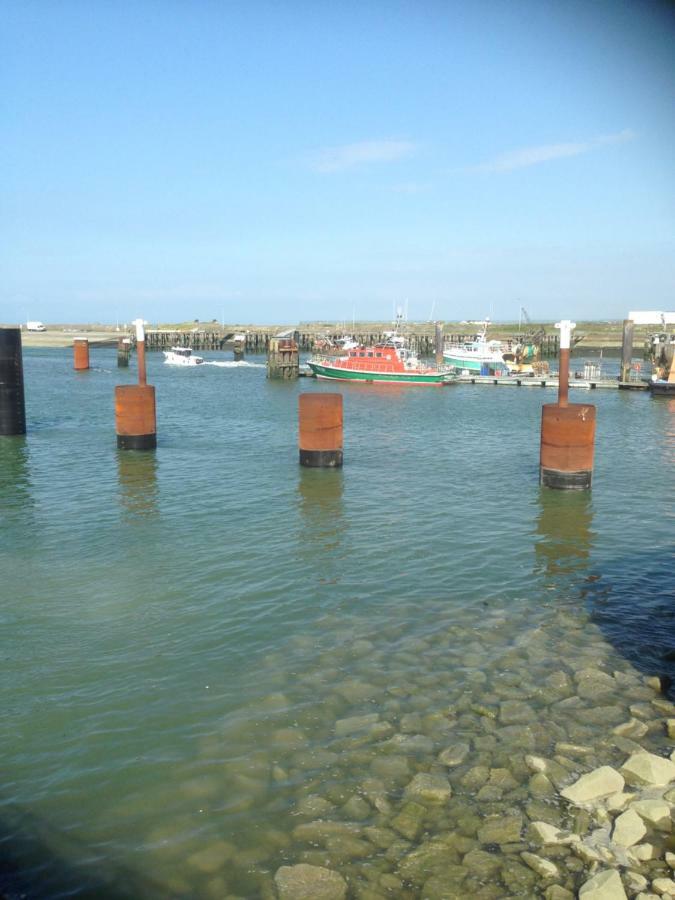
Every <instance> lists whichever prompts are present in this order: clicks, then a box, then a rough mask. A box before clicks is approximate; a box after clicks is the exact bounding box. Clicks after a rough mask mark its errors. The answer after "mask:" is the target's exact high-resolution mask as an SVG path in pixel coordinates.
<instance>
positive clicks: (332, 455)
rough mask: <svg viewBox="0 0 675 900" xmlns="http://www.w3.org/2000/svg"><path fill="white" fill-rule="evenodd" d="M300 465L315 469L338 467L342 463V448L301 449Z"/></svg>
mask: <svg viewBox="0 0 675 900" xmlns="http://www.w3.org/2000/svg"><path fill="white" fill-rule="evenodd" d="M300 465H301V466H310V467H311V468H313V469H337V468H338V467H339V466H341V465H342V450H300Z"/></svg>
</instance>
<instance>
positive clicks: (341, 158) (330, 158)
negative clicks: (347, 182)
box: [310, 141, 417, 174]
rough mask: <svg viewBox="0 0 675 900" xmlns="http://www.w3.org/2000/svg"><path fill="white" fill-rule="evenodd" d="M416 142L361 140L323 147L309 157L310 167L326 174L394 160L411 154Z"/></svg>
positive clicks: (415, 147)
mask: <svg viewBox="0 0 675 900" xmlns="http://www.w3.org/2000/svg"><path fill="white" fill-rule="evenodd" d="M416 150H417V144H414V143H413V142H412V141H361V142H360V143H357V144H343V145H342V146H339V147H325V148H324V149H322V150H319V151H317V152H316V153H315V154H314V155H313V156H312V158H311V159H310V168H312V169H313V170H314V171H315V172H319V173H321V174H327V173H331V172H344V171H346V170H348V169H354V168H356V167H358V166H363V165H369V164H372V163H386V162H394V161H395V160H398V159H405V158H406V157H408V156H412V155H413V153H415V151H416Z"/></svg>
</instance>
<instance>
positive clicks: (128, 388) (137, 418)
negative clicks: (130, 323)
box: [115, 319, 157, 450]
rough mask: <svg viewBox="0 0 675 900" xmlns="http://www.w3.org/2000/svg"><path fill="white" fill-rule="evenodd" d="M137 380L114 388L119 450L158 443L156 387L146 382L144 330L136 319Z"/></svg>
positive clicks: (141, 321) (150, 448)
mask: <svg viewBox="0 0 675 900" xmlns="http://www.w3.org/2000/svg"><path fill="white" fill-rule="evenodd" d="M134 324H135V326H136V351H137V356H138V384H125V385H118V386H117V387H116V388H115V429H116V431H117V446H118V448H119V449H120V450H153V449H154V448H155V447H156V446H157V418H156V413H155V388H154V387H153V385H151V384H148V383H147V375H146V369H145V330H144V328H143V320H142V319H136V321H135V323H134Z"/></svg>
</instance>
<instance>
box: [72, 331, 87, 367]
mask: <svg viewBox="0 0 675 900" xmlns="http://www.w3.org/2000/svg"><path fill="white" fill-rule="evenodd" d="M73 368H74V369H75V371H76V372H86V371H87V369H88V368H89V341H88V340H87V339H86V338H75V340H74V341H73Z"/></svg>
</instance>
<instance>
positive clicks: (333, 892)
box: [274, 863, 347, 900]
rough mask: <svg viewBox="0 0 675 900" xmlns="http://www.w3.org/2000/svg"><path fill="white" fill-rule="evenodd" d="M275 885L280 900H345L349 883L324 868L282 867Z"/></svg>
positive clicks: (275, 879)
mask: <svg viewBox="0 0 675 900" xmlns="http://www.w3.org/2000/svg"><path fill="white" fill-rule="evenodd" d="M274 883H275V884H276V886H277V891H278V892H279V900H344V898H345V897H346V896H347V882H346V881H345V880H344V878H343V877H342V875H340V874H339V873H338V872H334V871H333V870H332V869H325V868H323V867H322V866H308V865H306V864H304V863H301V864H300V865H297V866H282V867H281V868H280V869H277V872H276V874H275V876H274Z"/></svg>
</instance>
